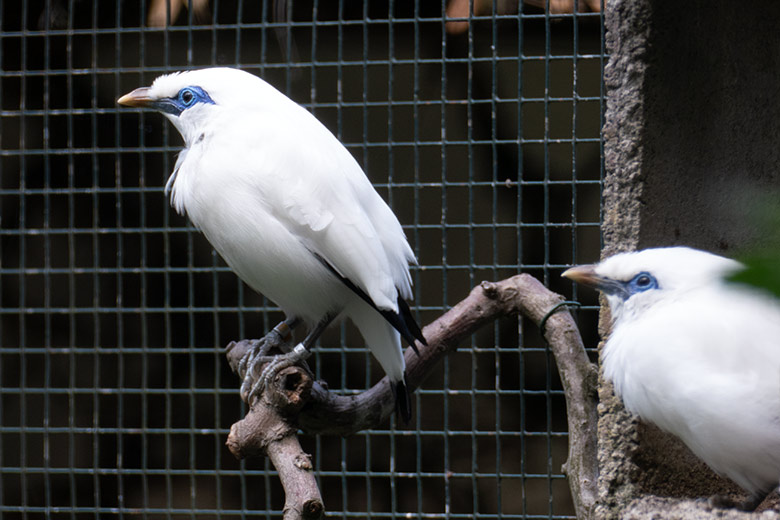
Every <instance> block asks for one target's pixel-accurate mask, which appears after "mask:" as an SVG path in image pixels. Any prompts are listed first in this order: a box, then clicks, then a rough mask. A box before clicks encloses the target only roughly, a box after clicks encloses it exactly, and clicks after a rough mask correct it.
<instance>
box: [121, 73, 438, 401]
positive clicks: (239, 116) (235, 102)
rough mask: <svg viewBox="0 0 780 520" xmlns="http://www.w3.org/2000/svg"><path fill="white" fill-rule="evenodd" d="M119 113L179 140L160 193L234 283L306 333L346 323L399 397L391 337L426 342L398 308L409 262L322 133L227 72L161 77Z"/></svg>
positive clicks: (347, 161)
mask: <svg viewBox="0 0 780 520" xmlns="http://www.w3.org/2000/svg"><path fill="white" fill-rule="evenodd" d="M119 103H121V104H126V105H131V106H152V107H154V108H157V109H158V110H160V111H161V112H162V113H163V114H164V115H165V116H166V117H167V118H168V119H169V120H170V121H171V122H172V123H173V124H174V125H175V126H176V128H177V129H178V130H179V132H180V133H181V135H182V136H183V138H184V142H185V149H184V150H183V151H182V152H181V154H180V155H179V158H178V160H177V162H176V167H175V169H174V173H173V174H172V175H171V177H170V179H169V181H168V184H167V187H166V189H167V190H169V191H170V194H171V201H172V204H173V206H174V207H175V208H176V210H177V211H178V212H180V213H186V214H187V216H188V217H189V218H190V220H191V221H192V222H193V224H194V225H195V226H197V227H198V228H199V229H200V230H201V231H202V232H203V234H204V235H205V236H206V238H208V240H209V242H211V244H212V245H213V246H214V248H215V249H216V250H217V251H218V252H219V254H220V255H221V256H222V257H223V258H224V259H225V261H226V262H227V263H228V265H230V267H231V268H232V269H233V270H234V271H235V272H236V274H237V275H238V276H239V277H240V278H241V279H242V280H244V281H245V282H246V283H247V284H248V285H249V286H250V287H252V288H253V289H254V290H256V291H258V292H260V293H262V294H264V295H265V296H267V297H268V298H269V299H271V300H273V301H274V302H275V303H276V304H277V305H279V306H280V307H281V308H282V310H283V311H284V312H285V314H286V315H287V316H288V317H295V318H299V319H301V320H303V321H304V322H305V324H306V325H307V326H308V327H310V328H311V327H314V326H315V325H317V324H318V323H320V322H321V321H322V320H323V318H324V317H326V316H331V317H332V316H333V315H336V314H341V315H342V316H346V317H349V318H351V319H352V321H353V322H354V323H355V324H356V325H357V327H358V329H359V330H360V332H361V334H362V335H363V337H364V338H365V340H366V342H367V345H368V347H369V348H370V349H371V351H372V353H373V354H374V356H375V357H376V358H377V360H378V361H379V363H380V364H381V366H382V368H383V369H384V370H385V372H386V373H387V374H388V376H389V377H390V379H391V381H393V382H394V383H396V384H400V385H401V386H403V381H404V359H403V355H402V351H401V343H400V337H399V333H398V331H397V330H396V329H398V330H400V331H401V332H404V335H405V337H407V339H409V340H410V341H411V342H413V341H414V338H415V337H416V338H418V339H420V340H421V341H424V340H422V335H421V334H420V333H419V328H418V327H417V325H416V324H415V323H414V321H413V320H412V318H411V315H409V313H408V307H406V304H405V302H404V301H403V299H405V298H406V299H408V298H411V296H412V289H411V276H410V274H409V264H413V263H415V257H414V254H413V253H412V250H411V248H410V247H409V244H408V243H407V241H406V237H405V235H404V232H403V230H402V228H401V225H400V224H399V222H398V220H397V218H396V217H395V215H394V214H393V212H392V211H391V210H390V208H389V207H388V206H387V204H386V203H385V202H384V201H383V200H382V198H381V197H380V196H379V194H378V193H377V192H376V191H375V190H374V188H373V186H372V185H371V183H370V182H369V180H368V179H367V178H366V176H365V174H364V173H363V171H362V169H361V168H360V166H359V165H358V163H357V162H356V161H355V159H354V158H353V157H352V155H351V154H350V153H349V152H348V151H347V149H346V148H344V146H343V145H342V144H341V143H340V142H339V141H338V140H337V139H336V137H335V136H334V135H333V134H332V133H331V132H330V131H329V130H328V129H327V128H326V127H325V126H324V125H322V124H321V123H320V122H319V121H318V120H317V119H316V118H315V117H314V116H313V115H312V114H311V113H309V112H308V111H307V110H305V109H304V108H303V107H301V106H300V105H298V104H296V103H294V102H293V101H291V100H290V99H289V98H287V97H286V96H284V95H283V94H282V93H280V92H279V91H278V90H276V89H275V88H273V87H272V86H271V85H269V84H268V83H266V82H265V81H263V80H262V79H260V78H258V77H256V76H253V75H252V74H249V73H247V72H244V71H241V70H237V69H230V68H211V69H203V70H196V71H188V72H181V73H175V74H170V75H166V76H161V77H159V78H157V79H156V80H155V81H154V83H153V84H152V86H151V87H149V88H141V89H137V90H135V91H134V92H132V93H130V94H128V95H127V96H124V97H122V98H120V100H119ZM350 284H352V286H350ZM359 292H362V293H363V294H362V295H360V294H358V293H359ZM399 305H401V307H399ZM380 311H381V312H383V313H384V316H383V314H380ZM391 318H394V319H395V320H396V321H395V323H394V324H393V325H395V328H394V326H393V325H391V323H390V322H389V321H388V319H390V320H391V321H392V319H391ZM412 344H413V343H412Z"/></svg>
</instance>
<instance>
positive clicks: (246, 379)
mask: <svg viewBox="0 0 780 520" xmlns="http://www.w3.org/2000/svg"><path fill="white" fill-rule="evenodd" d="M280 326H281V324H280V325H277V326H276V327H274V328H273V329H271V331H269V332H268V333H267V334H266V335H265V336H264V337H263V338H261V339H258V340H253V341H252V346H251V347H250V348H249V350H247V352H246V354H244V356H243V357H242V358H241V360H240V361H239V362H238V370H237V372H238V374H239V375H240V376H241V377H243V381H242V382H241V389H240V394H241V398H242V399H243V400H244V401H245V402H249V400H248V399H250V398H252V397H254V396H255V395H258V394H259V392H260V391H262V388H263V387H262V386H260V387H257V382H259V381H260V379H258V378H257V368H258V367H260V366H262V365H263V364H264V363H269V362H272V361H273V360H274V359H275V358H276V357H277V356H270V355H269V353H270V352H271V351H272V350H273V349H274V348H277V349H279V350H282V351H284V350H285V349H284V347H283V346H284V343H285V337H284V335H283V334H282V331H280V330H278V329H279V328H280ZM288 331H289V329H288ZM256 381H257V382H256Z"/></svg>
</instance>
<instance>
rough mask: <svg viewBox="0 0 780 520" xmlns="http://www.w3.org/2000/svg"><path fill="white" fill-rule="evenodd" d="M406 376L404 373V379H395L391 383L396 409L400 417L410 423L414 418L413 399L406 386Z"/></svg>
mask: <svg viewBox="0 0 780 520" xmlns="http://www.w3.org/2000/svg"><path fill="white" fill-rule="evenodd" d="M405 379H406V376H405V375H404V380H403V381H394V382H391V383H390V386H391V387H392V388H393V395H395V411H396V413H397V414H398V418H399V419H401V420H402V421H403V423H404V424H409V421H411V420H412V399H411V397H410V396H409V389H408V388H407V386H406V381H405Z"/></svg>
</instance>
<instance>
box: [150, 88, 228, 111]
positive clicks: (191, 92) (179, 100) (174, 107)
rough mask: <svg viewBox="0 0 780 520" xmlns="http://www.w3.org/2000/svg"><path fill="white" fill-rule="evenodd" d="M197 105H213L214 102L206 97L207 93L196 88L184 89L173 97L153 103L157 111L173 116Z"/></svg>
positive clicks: (209, 97)
mask: <svg viewBox="0 0 780 520" xmlns="http://www.w3.org/2000/svg"><path fill="white" fill-rule="evenodd" d="M198 103H206V104H210V105H214V104H215V103H214V100H213V99H211V96H209V95H208V92H206V91H205V90H203V89H202V88H200V87H198V86H195V85H193V86H190V87H184V88H183V89H181V90H180V91H179V92H178V94H176V96H174V97H169V98H163V99H160V100H159V101H157V102H156V103H155V105H156V107H155V108H157V109H158V110H161V111H163V112H165V113H167V114H173V115H175V116H178V115H180V114H181V113H182V112H184V111H185V110H187V109H188V108H190V107H193V106H195V105H197V104H198Z"/></svg>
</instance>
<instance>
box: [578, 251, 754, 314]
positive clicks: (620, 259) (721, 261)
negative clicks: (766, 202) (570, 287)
mask: <svg viewBox="0 0 780 520" xmlns="http://www.w3.org/2000/svg"><path fill="white" fill-rule="evenodd" d="M741 266H742V264H740V263H739V262H737V261H735V260H731V259H729V258H724V257H722V256H718V255H714V254H712V253H707V252H706V251H700V250H697V249H691V248H688V247H667V248H658V249H645V250H642V251H636V252H631V253H621V254H617V255H615V256H612V257H610V258H607V259H606V260H604V261H602V262H600V263H598V264H594V265H581V266H576V267H572V268H571V269H568V270H567V271H565V272H564V273H563V274H562V276H564V277H566V278H569V279H571V280H573V281H575V282H578V283H581V284H583V285H587V286H590V287H594V288H596V289H598V290H599V291H601V292H602V293H604V295H605V296H606V297H607V301H608V302H609V306H610V309H611V311H612V318H613V320H614V321H615V322H618V321H620V320H622V319H631V318H632V317H635V316H638V315H639V314H640V313H641V312H643V311H645V310H647V309H649V308H650V307H651V306H652V305H653V304H655V303H656V302H658V301H660V300H663V299H666V298H674V297H675V296H677V295H681V294H684V293H687V292H688V291H691V290H696V289H701V288H704V287H708V286H713V285H716V284H720V283H721V282H722V281H723V279H724V278H725V277H726V276H728V275H729V274H731V273H733V272H735V271H737V270H739V269H740V268H741Z"/></svg>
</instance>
